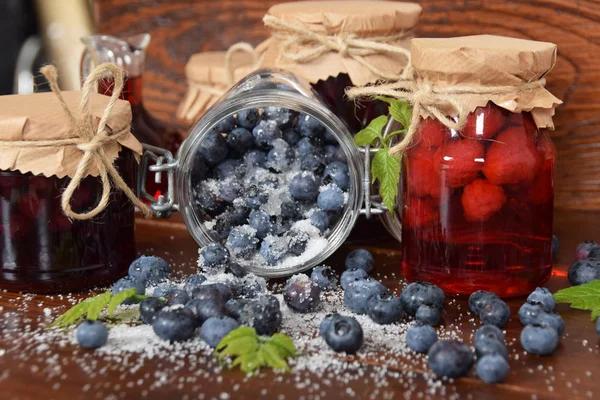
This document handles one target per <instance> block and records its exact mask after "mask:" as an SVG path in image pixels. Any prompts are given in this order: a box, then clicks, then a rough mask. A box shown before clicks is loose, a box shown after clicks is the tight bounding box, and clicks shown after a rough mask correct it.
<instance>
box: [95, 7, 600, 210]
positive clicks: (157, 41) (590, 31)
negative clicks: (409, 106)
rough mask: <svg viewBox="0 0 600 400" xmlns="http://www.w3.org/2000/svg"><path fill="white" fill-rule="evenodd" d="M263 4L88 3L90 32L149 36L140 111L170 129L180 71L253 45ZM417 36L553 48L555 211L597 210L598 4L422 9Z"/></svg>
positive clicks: (259, 34)
mask: <svg viewBox="0 0 600 400" xmlns="http://www.w3.org/2000/svg"><path fill="white" fill-rule="evenodd" d="M278 2H281V1H272V0H219V1H216V0H94V1H93V12H94V19H95V22H96V27H97V31H98V32H99V33H106V34H112V35H121V34H134V33H140V32H149V33H151V34H152V43H151V44H150V47H149V50H148V58H147V67H146V69H147V73H146V74H145V82H144V97H145V102H146V105H147V106H148V108H149V110H150V111H151V112H152V113H153V114H154V115H155V116H157V117H158V118H160V119H162V120H164V121H173V120H174V117H175V110H176V108H177V105H178V103H179V101H180V100H181V98H182V97H183V95H184V93H185V85H186V84H185V78H184V66H185V63H186V61H187V59H188V57H189V56H190V55H191V54H193V53H195V52H199V51H204V50H224V49H226V48H227V47H228V46H229V45H231V44H233V43H236V42H238V41H248V42H250V43H252V44H258V43H259V42H260V41H262V40H263V39H264V38H265V37H266V35H267V30H266V29H265V28H264V27H263V25H262V22H261V19H262V16H263V15H264V14H265V12H266V10H267V9H268V8H269V7H270V6H271V5H272V4H275V3H278ZM419 3H420V4H421V5H422V6H423V9H424V11H423V16H422V19H421V22H420V24H419V26H418V30H417V34H418V35H419V36H422V37H445V36H460V35H472V34H481V33H489V34H497V35H505V36H512V37H521V38H526V39H534V40H542V41H550V42H554V43H556V44H558V49H559V50H558V55H559V58H558V62H557V64H556V67H555V68H554V70H553V71H552V73H551V75H550V76H549V77H548V89H549V90H550V91H551V92H553V93H554V94H555V95H556V96H558V97H559V98H561V99H562V100H563V101H564V102H565V104H564V105H563V106H562V107H560V108H559V110H558V111H557V114H556V118H555V124H556V128H557V129H556V131H555V132H553V133H552V137H553V139H554V143H555V145H556V148H557V150H558V163H557V174H556V205H557V207H561V208H572V209H600V43H599V41H600V23H599V21H600V4H599V3H598V2H594V1H586V0H507V1H502V0H462V1H458V0H445V1H444V0H429V1H420V2H419Z"/></svg>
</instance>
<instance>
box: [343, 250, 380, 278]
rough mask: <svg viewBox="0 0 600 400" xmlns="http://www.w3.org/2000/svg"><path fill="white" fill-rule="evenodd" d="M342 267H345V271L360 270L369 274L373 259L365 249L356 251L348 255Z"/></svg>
mask: <svg viewBox="0 0 600 400" xmlns="http://www.w3.org/2000/svg"><path fill="white" fill-rule="evenodd" d="M344 265H345V266H346V269H353V268H360V269H363V270H364V271H365V272H366V273H370V272H371V271H373V265H375V259H374V258H373V255H372V254H371V252H370V251H368V250H365V249H356V250H352V251H351V252H350V253H348V255H347V256H346V261H345V262H344Z"/></svg>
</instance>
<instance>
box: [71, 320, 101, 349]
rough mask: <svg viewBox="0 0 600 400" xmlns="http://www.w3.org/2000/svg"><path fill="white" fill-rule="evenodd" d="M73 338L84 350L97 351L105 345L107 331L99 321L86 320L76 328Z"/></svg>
mask: <svg viewBox="0 0 600 400" xmlns="http://www.w3.org/2000/svg"><path fill="white" fill-rule="evenodd" d="M75 336H76V337H77V342H78V343H79V345H80V346H81V347H83V348H85V349H97V348H98V347H102V346H104V345H105V344H106V341H107V340H108V329H106V326H105V325H104V324H103V323H102V322H100V321H91V320H89V319H86V320H85V321H83V322H82V323H81V324H79V326H78V327H77V331H76V333H75Z"/></svg>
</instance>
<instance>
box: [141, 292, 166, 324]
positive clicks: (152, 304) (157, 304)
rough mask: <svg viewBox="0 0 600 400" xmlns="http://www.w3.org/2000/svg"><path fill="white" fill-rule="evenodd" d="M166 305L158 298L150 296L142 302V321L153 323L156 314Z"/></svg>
mask: <svg viewBox="0 0 600 400" xmlns="http://www.w3.org/2000/svg"><path fill="white" fill-rule="evenodd" d="M164 307H165V303H164V302H163V301H162V300H160V299H158V298H156V297H148V298H147V299H145V300H143V301H142V302H141V303H140V321H142V322H143V323H145V324H152V322H154V318H156V314H157V313H158V312H159V311H160V310H162V309H163V308H164Z"/></svg>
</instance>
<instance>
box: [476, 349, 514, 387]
mask: <svg viewBox="0 0 600 400" xmlns="http://www.w3.org/2000/svg"><path fill="white" fill-rule="evenodd" d="M476 371H477V376H478V377H479V379H481V380H482V381H483V382H485V383H500V382H504V381H505V380H506V378H507V377H508V373H509V371H510V367H509V365H508V361H506V360H505V359H504V358H502V357H501V356H499V355H496V354H491V355H487V356H484V357H482V358H481V359H480V360H479V361H478V362H477V367H476Z"/></svg>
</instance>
